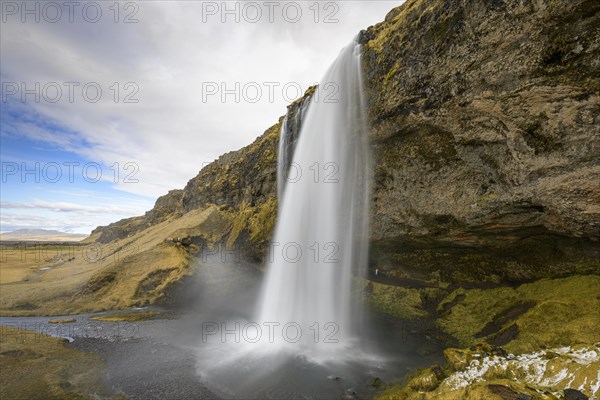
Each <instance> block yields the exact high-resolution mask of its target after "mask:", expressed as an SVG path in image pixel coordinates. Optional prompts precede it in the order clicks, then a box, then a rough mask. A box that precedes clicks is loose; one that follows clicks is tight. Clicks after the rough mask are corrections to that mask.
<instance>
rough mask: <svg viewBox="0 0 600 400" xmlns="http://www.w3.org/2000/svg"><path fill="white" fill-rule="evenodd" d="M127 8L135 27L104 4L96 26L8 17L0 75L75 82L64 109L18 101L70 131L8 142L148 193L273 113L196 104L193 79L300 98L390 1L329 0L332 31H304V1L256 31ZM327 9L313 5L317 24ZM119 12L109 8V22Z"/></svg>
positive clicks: (243, 137)
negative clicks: (63, 156)
mask: <svg viewBox="0 0 600 400" xmlns="http://www.w3.org/2000/svg"><path fill="white" fill-rule="evenodd" d="M111 4H112V3H111ZM138 4H139V11H138V12H137V13H136V15H135V17H136V18H137V19H139V23H136V24H123V23H119V24H115V23H114V22H113V21H112V18H113V13H112V11H110V10H109V9H108V6H105V7H104V8H103V11H104V14H103V15H104V17H103V18H102V19H101V21H100V22H99V23H97V24H90V23H86V22H85V21H83V20H82V19H81V17H80V15H79V14H78V13H77V12H76V13H75V14H74V15H75V17H76V21H75V22H74V23H68V22H65V20H66V17H63V19H61V21H60V22H59V23H55V24H52V23H44V22H42V23H38V24H36V23H31V22H28V23H25V24H23V23H21V22H20V20H19V19H18V18H12V17H10V18H8V20H7V22H6V23H3V24H2V25H3V26H2V40H1V45H2V71H3V76H2V78H3V81H14V82H27V84H28V86H29V87H32V86H33V83H34V82H40V83H41V85H42V86H43V85H44V84H45V83H48V82H57V83H58V84H59V85H61V86H62V84H63V83H64V82H78V83H80V86H79V87H78V88H76V90H75V96H74V102H73V103H69V102H68V101H66V98H67V87H63V89H64V92H63V97H62V99H63V100H61V101H59V102H57V103H54V104H51V103H48V102H44V101H41V102H40V103H34V102H33V101H31V99H32V97H31V96H29V101H28V105H31V106H32V107H33V108H34V109H35V110H36V111H37V112H39V113H40V115H42V116H43V117H44V118H47V119H49V120H53V121H55V123H57V124H58V125H61V126H64V127H66V128H68V129H69V130H70V131H71V132H72V134H70V135H68V136H65V135H64V134H63V133H60V134H58V135H57V134H56V133H55V132H50V131H45V132H44V131H43V129H39V127H35V126H33V125H31V124H25V123H23V124H21V126H18V127H17V129H18V132H19V134H22V135H27V136H28V137H31V138H37V139H40V140H44V141H47V142H50V143H54V144H57V145H59V146H61V147H63V148H65V149H68V150H72V151H75V152H77V153H79V154H80V155H82V156H84V157H87V158H88V159H90V160H94V161H101V162H104V163H106V164H107V165H112V164H113V163H114V162H121V163H124V162H127V161H133V162H136V163H137V164H138V165H139V166H140V180H141V181H140V184H139V185H135V187H131V186H129V187H127V186H123V185H121V186H120V187H119V188H120V189H123V190H126V191H132V192H135V193H141V194H146V195H152V196H158V195H161V194H163V193H165V192H166V191H167V190H168V189H171V188H174V187H182V186H183V185H184V184H185V182H186V181H187V180H188V179H190V178H192V177H193V176H194V175H195V174H196V173H197V172H198V170H199V168H200V166H201V165H202V163H204V162H209V161H212V160H214V159H215V158H217V157H218V156H219V155H220V154H222V153H225V152H227V151H231V150H235V149H238V148H240V147H242V146H244V145H246V144H248V143H250V142H251V141H252V140H253V139H254V138H255V137H256V136H258V135H260V134H261V133H262V132H263V131H264V130H265V129H266V128H268V127H269V126H270V125H271V124H273V123H275V122H276V120H277V117H278V116H279V115H281V114H283V113H284V112H285V105H286V101H285V99H284V98H283V96H282V94H281V91H276V93H277V94H276V98H275V102H274V103H269V102H268V101H260V102H259V103H257V104H250V103H247V102H243V101H242V102H241V103H239V104H236V103H235V102H234V101H233V99H232V97H231V96H229V98H228V101H227V102H226V103H225V104H222V103H221V102H220V101H219V100H217V98H216V97H215V98H213V99H211V101H210V102H208V103H203V102H202V96H201V88H202V83H203V82H207V81H210V82H217V83H220V82H225V83H227V84H228V85H231V86H232V85H233V84H234V82H240V83H241V84H242V85H243V84H245V83H248V82H258V83H260V84H262V82H279V83H280V84H282V85H283V84H284V83H286V82H298V83H300V84H301V86H302V87H303V88H304V89H305V88H306V87H307V86H308V85H309V84H311V83H313V82H316V81H317V80H318V79H319V78H320V77H321V75H322V74H323V73H324V71H325V68H326V67H327V66H328V65H329V64H330V63H331V62H332V60H333V59H334V58H335V56H336V55H337V53H338V51H339V49H341V48H342V47H343V46H344V45H345V44H347V43H348V42H349V41H350V40H351V39H352V37H353V36H354V35H355V34H357V33H358V31H359V30H360V29H361V28H366V27H367V26H368V25H369V24H372V23H374V22H377V21H379V20H381V19H382V18H383V17H384V15H385V12H386V11H388V10H389V9H391V8H392V7H394V6H396V5H397V4H398V2H390V1H384V2H372V1H370V2H366V1H365V2H359V1H352V2H337V3H335V4H337V6H338V7H339V10H337V12H336V13H335V15H334V17H335V18H337V19H338V20H339V22H338V23H333V24H325V23H314V11H313V10H311V9H309V7H311V5H312V4H313V3H312V2H299V3H296V4H301V6H302V11H303V16H302V19H301V20H300V22H298V23H289V22H286V21H285V20H284V19H283V18H282V16H281V14H279V13H278V8H276V9H275V10H276V12H275V14H274V15H275V22H274V23H269V22H268V20H267V18H266V15H264V16H263V18H262V19H261V20H260V22H259V23H257V24H252V23H247V22H243V21H242V22H241V23H237V24H236V23H233V17H232V16H228V21H229V22H228V23H221V21H220V18H219V15H216V16H207V19H208V21H207V23H202V22H201V18H202V17H201V15H202V7H203V2H188V1H185V2H184V1H181V2H139V3H138ZM214 4H217V5H218V6H219V7H220V4H221V3H220V2H217V3H214ZM258 4H262V3H260V2H259V3H258ZM228 6H229V7H230V8H233V5H232V4H229V5H228ZM282 7H283V6H282ZM129 11H131V10H129ZM334 11H336V10H335V9H334V8H327V9H324V8H323V7H321V8H320V15H319V18H320V19H321V20H322V19H324V18H325V16H326V15H328V14H330V13H332V12H334ZM265 12H266V9H265V8H264V7H263V13H265ZM124 14H125V11H124V10H121V15H120V18H123V16H124ZM64 15H65V16H66V14H64ZM42 19H43V18H42ZM88 82H97V83H98V84H99V85H100V87H101V88H102V91H103V94H102V98H101V100H100V101H99V102H98V103H87V102H85V101H84V100H83V97H82V93H81V88H82V86H83V85H84V84H85V83H88ZM114 82H118V83H119V86H120V92H121V93H120V97H121V99H122V98H123V96H124V95H125V94H126V93H130V92H131V90H129V91H125V90H124V88H123V86H124V84H125V83H126V82H135V84H137V86H138V87H139V92H138V93H137V95H136V97H137V98H138V99H139V103H137V104H123V103H115V102H114V101H113V99H112V97H113V91H111V90H110V87H111V86H112V85H113V84H114ZM231 86H230V87H231ZM265 90H266V88H265ZM4 140H7V139H6V138H4Z"/></svg>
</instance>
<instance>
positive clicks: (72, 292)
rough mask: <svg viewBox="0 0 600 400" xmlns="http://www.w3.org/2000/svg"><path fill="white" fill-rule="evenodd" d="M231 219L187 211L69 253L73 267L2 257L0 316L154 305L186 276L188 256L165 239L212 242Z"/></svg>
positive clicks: (32, 254)
mask: <svg viewBox="0 0 600 400" xmlns="http://www.w3.org/2000/svg"><path fill="white" fill-rule="evenodd" d="M231 218H232V217H231V215H229V214H228V213H225V212H221V211H220V210H219V209H217V207H215V206H209V207H208V208H206V209H202V210H193V211H190V212H189V213H187V214H184V215H183V216H181V217H173V218H170V219H168V220H166V221H163V222H162V223H160V224H157V225H154V226H150V227H148V228H147V229H145V230H143V231H140V232H138V233H136V234H134V235H132V236H130V237H127V238H125V239H122V240H118V241H115V242H111V243H108V244H106V245H98V244H90V245H88V246H86V247H85V248H74V250H73V249H71V250H72V251H73V252H74V253H73V254H74V257H75V259H74V260H73V261H58V262H54V261H50V262H46V261H44V260H45V257H39V253H40V252H39V251H37V250H34V251H33V252H30V253H28V254H25V255H23V254H21V253H19V252H16V253H14V254H12V253H11V254H8V253H7V254H6V255H5V257H3V260H2V263H1V264H0V284H1V286H0V287H1V290H2V296H1V297H0V313H1V314H2V315H61V314H70V313H81V312H92V311H101V310H108V309H119V308H126V307H131V306H134V305H143V304H148V303H152V302H155V301H157V300H158V299H160V298H162V297H163V296H164V293H165V290H166V289H167V288H168V287H169V285H171V284H172V283H174V282H177V281H178V280H179V279H181V278H182V277H183V276H185V275H186V274H188V273H190V256H189V253H188V251H186V249H184V248H183V247H182V246H176V245H174V244H172V243H169V242H165V239H167V238H170V237H173V236H181V237H183V236H186V235H197V236H199V237H203V238H205V239H206V240H207V241H214V240H216V239H218V238H220V237H222V236H224V235H225V234H226V233H227V232H228V229H230V225H231V224H230V220H231ZM64 251H66V250H64ZM36 256H38V257H39V258H38V259H37V260H36ZM24 257H25V259H24ZM70 257H71V255H69V258H70ZM46 267H51V269H49V270H41V269H40V268H46Z"/></svg>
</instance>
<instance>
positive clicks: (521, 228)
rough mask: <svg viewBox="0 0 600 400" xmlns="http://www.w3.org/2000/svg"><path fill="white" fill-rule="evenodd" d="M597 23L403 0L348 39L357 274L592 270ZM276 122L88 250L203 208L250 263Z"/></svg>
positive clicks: (439, 0) (263, 238)
mask: <svg viewBox="0 0 600 400" xmlns="http://www.w3.org/2000/svg"><path fill="white" fill-rule="evenodd" d="M599 27H600V3H598V2H597V1H595V0H552V1H549V0H548V1H546V0H504V1H503V0H494V1H492V0H477V1H466V0H444V1H443V0H408V1H407V2H406V3H404V4H403V5H402V6H400V7H397V8H395V9H394V10H392V11H391V12H390V13H389V14H388V15H387V16H386V19H385V21H384V22H382V23H380V24H378V25H375V26H373V27H370V28H368V29H367V30H365V31H363V32H361V34H360V35H359V41H360V42H361V43H362V44H363V51H364V56H363V62H364V77H365V87H366V90H367V94H368V97H369V99H370V123H371V132H370V135H371V139H372V144H373V152H374V158H375V171H374V172H375V175H374V178H375V182H374V191H373V209H372V218H371V228H372V239H373V245H372V251H371V253H372V255H371V267H373V268H375V267H377V268H379V269H380V270H381V272H382V273H384V274H387V275H390V276H392V277H393V276H399V277H406V276H409V277H411V278H415V279H422V280H435V279H442V280H446V281H452V282H459V283H468V282H471V283H480V282H482V281H483V282H486V281H487V282H493V283H498V282H501V281H526V280H530V279H535V278H538V277H547V276H560V275H567V274H570V273H572V272H585V273H589V272H595V273H598V272H599V271H600V266H599V261H598V260H599V259H600V246H599V242H598V240H599V239H600V185H598V182H600V111H599V110H600V28H599ZM310 95H311V91H310V90H309V91H308V92H307V94H306V95H305V98H306V97H308V96H310ZM303 101H304V100H303V99H300V100H299V101H297V102H295V103H294V104H292V105H290V107H289V112H290V113H291V114H292V115H295V113H297V112H298V110H299V109H300V108H301V104H302V102H303ZM281 122H282V120H280V121H279V122H278V123H277V124H275V125H274V126H272V127H271V128H269V129H268V130H267V131H266V132H265V133H264V134H263V135H262V136H260V137H259V138H258V139H256V141H255V142H254V143H252V144H251V145H249V146H247V147H245V148H243V149H241V150H239V151H236V152H230V153H227V154H225V155H223V156H221V157H220V158H219V159H218V160H216V161H215V162H213V163H211V164H210V165H208V166H206V167H205V168H203V169H202V170H201V171H200V173H199V174H198V175H197V176H196V177H195V178H193V179H191V180H190V181H189V182H188V184H187V185H186V187H185V188H184V189H183V190H179V191H172V192H169V194H167V195H166V196H163V197H161V198H159V200H157V203H156V206H155V207H154V209H153V210H151V211H149V212H148V213H146V215H145V216H143V217H136V218H131V219H127V220H123V221H120V222H117V223H115V224H111V225H109V226H108V227H106V228H98V230H96V231H95V232H96V233H97V234H99V239H98V240H99V241H103V242H107V241H111V240H115V239H118V238H122V237H126V236H127V235H130V234H131V233H132V232H136V231H139V230H141V229H145V228H146V227H147V226H150V225H154V224H156V223H159V222H161V221H165V220H166V219H167V218H169V217H171V216H177V215H180V214H183V213H185V212H188V211H190V210H193V209H197V208H205V207H207V206H209V205H210V204H216V205H218V206H220V207H221V209H223V210H227V212H230V211H231V212H234V213H238V218H235V219H234V220H235V222H234V223H233V228H232V231H231V233H230V236H229V238H228V239H227V240H226V242H227V244H228V245H243V246H244V247H246V248H253V249H255V251H253V252H250V254H251V256H250V258H252V259H253V260H257V259H259V258H260V254H261V253H262V252H263V251H264V249H265V246H266V244H267V243H268V241H269V239H270V237H271V234H272V230H273V228H272V227H273V226H274V219H275V217H276V198H275V197H276V163H277V152H278V141H279V133H280V124H281ZM298 129H299V125H298V124H291V127H290V128H289V130H290V133H289V134H290V137H292V138H294V137H297V135H298Z"/></svg>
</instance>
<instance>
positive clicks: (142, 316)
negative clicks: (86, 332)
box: [90, 311, 161, 322]
mask: <svg viewBox="0 0 600 400" xmlns="http://www.w3.org/2000/svg"><path fill="white" fill-rule="evenodd" d="M160 315H161V313H159V312H155V311H149V312H141V313H128V314H114V315H101V316H97V317H91V318H90V319H92V320H94V321H105V322H137V321H146V320H148V319H154V318H157V317H159V316H160Z"/></svg>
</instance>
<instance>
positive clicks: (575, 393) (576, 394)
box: [564, 389, 589, 400]
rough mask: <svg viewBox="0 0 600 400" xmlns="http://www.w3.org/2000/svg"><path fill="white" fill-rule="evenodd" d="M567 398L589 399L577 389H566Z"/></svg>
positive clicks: (566, 399)
mask: <svg viewBox="0 0 600 400" xmlns="http://www.w3.org/2000/svg"><path fill="white" fill-rule="evenodd" d="M564 393H565V400H588V399H589V397H587V396H586V395H585V394H583V393H581V392H580V391H579V390H576V389H565V391H564Z"/></svg>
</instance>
